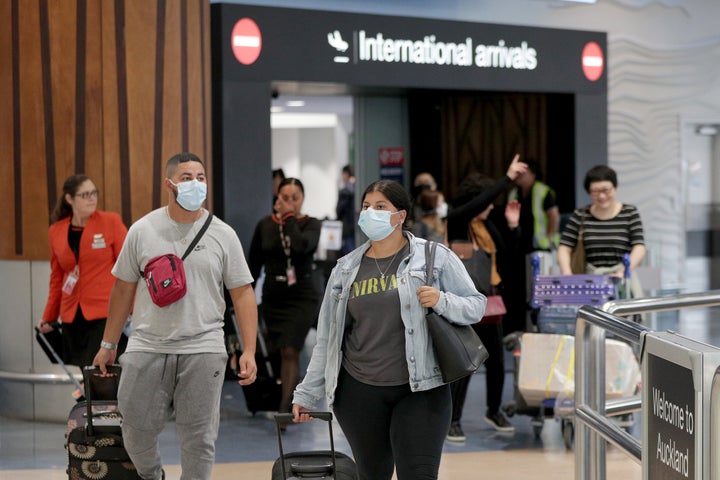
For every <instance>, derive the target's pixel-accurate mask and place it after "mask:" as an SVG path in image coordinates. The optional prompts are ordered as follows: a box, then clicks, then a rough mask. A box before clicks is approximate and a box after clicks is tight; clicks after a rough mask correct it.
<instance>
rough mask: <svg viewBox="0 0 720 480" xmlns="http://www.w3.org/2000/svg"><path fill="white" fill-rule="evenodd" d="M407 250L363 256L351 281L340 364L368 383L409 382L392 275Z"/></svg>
mask: <svg viewBox="0 0 720 480" xmlns="http://www.w3.org/2000/svg"><path fill="white" fill-rule="evenodd" d="M409 251H410V247H409V244H406V245H405V246H404V247H403V248H402V249H401V250H400V251H399V252H398V253H397V255H396V256H395V257H394V258H393V257H388V258H377V259H374V258H370V257H367V256H364V257H363V259H362V262H361V263H360V269H359V270H358V273H357V276H356V277H355V281H354V282H353V285H352V288H353V289H352V292H351V294H350V299H349V300H348V322H347V327H346V330H345V337H344V347H343V351H344V356H343V367H344V368H345V370H347V371H348V373H350V375H352V376H353V378H355V379H356V380H359V381H361V382H363V383H367V384H369V385H380V386H383V385H385V386H389V385H403V384H406V383H408V382H409V374H408V366H407V360H406V358H405V326H404V325H403V322H402V318H401V317H400V308H401V307H400V297H399V296H398V291H397V275H396V272H397V269H398V265H400V262H401V261H402V259H403V258H405V257H407V255H408V253H409ZM383 273H384V274H385V277H384V278H382V274H383Z"/></svg>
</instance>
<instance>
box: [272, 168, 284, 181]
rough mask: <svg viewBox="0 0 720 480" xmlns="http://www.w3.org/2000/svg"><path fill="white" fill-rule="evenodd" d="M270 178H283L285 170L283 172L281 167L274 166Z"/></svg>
mask: <svg viewBox="0 0 720 480" xmlns="http://www.w3.org/2000/svg"><path fill="white" fill-rule="evenodd" d="M272 178H279V179H280V180H285V172H283V169H282V168H276V169H275V170H273V171H272Z"/></svg>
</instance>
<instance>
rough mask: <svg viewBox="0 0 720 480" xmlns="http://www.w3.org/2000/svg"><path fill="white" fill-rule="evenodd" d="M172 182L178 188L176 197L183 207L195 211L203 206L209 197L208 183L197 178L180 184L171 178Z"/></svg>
mask: <svg viewBox="0 0 720 480" xmlns="http://www.w3.org/2000/svg"><path fill="white" fill-rule="evenodd" d="M170 183H171V184H172V185H173V186H174V187H176V188H177V195H176V196H175V198H176V199H177V202H178V203H179V204H180V206H181V207H182V208H184V209H185V210H187V211H189V212H194V211H196V210H199V209H200V207H202V204H203V202H204V201H205V198H207V183H205V182H200V181H198V180H197V179H193V180H190V181H189V182H180V183H178V184H175V183H173V181H172V180H170Z"/></svg>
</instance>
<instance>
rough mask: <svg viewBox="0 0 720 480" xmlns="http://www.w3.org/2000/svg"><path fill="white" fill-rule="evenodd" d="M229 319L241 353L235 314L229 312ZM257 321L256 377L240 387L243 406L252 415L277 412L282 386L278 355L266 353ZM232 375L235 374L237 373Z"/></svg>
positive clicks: (260, 321)
mask: <svg viewBox="0 0 720 480" xmlns="http://www.w3.org/2000/svg"><path fill="white" fill-rule="evenodd" d="M230 317H231V319H232V323H233V327H234V329H235V331H236V332H237V338H238V342H240V343H241V345H240V351H242V349H243V348H244V347H243V346H242V342H241V341H240V329H239V328H238V326H237V318H236V317H235V312H231V314H230ZM258 321H259V324H258V334H257V348H256V349H255V364H256V365H257V377H256V378H255V381H254V382H253V383H251V384H250V385H243V387H242V390H243V396H244V397H245V404H246V405H247V409H248V411H249V412H250V413H252V414H253V415H255V414H256V413H257V412H277V411H278V410H279V409H280V398H281V397H282V385H281V384H280V378H279V376H278V375H279V374H280V353H279V352H272V353H270V352H268V348H267V344H266V343H265V337H264V334H263V330H264V322H263V321H262V317H260V316H259V315H258ZM238 358H239V356H238ZM234 373H235V374H237V371H236V372H234ZM236 378H237V376H236Z"/></svg>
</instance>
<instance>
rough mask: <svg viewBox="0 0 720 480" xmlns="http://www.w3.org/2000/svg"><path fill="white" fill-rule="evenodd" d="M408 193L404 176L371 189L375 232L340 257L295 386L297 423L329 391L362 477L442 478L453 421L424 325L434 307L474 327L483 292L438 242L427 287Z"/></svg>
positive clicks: (367, 224)
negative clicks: (409, 223)
mask: <svg viewBox="0 0 720 480" xmlns="http://www.w3.org/2000/svg"><path fill="white" fill-rule="evenodd" d="M410 209H411V203H410V198H409V196H408V194H407V192H406V191H405V189H404V188H403V187H402V186H401V185H400V184H399V183H397V182H394V181H388V180H379V181H377V182H374V183H372V184H371V185H370V186H368V188H367V189H366V190H365V193H364V194H363V199H362V211H361V213H360V218H359V221H358V225H359V226H360V228H361V229H362V230H363V232H364V233H365V235H367V237H368V238H369V239H370V240H369V241H368V242H366V243H365V244H363V245H362V246H360V247H358V248H356V249H355V250H353V251H352V252H350V253H349V254H348V255H346V256H345V257H342V258H341V259H340V260H338V263H337V265H336V266H335V268H334V269H333V271H332V273H331V275H330V279H329V280H328V285H327V288H326V290H325V296H324V298H323V303H322V307H321V308H320V316H319V319H318V329H317V344H316V346H315V349H314V350H313V354H312V358H311V360H310V364H309V366H308V370H307V373H306V375H305V378H304V380H303V381H302V383H301V384H300V385H298V386H297V388H296V390H295V395H294V398H293V416H294V419H293V421H295V422H304V421H308V420H310V416H309V415H307V414H306V413H304V412H307V411H310V410H312V409H314V408H317V407H318V406H319V404H320V403H321V401H322V400H323V397H324V398H325V400H326V401H327V404H328V406H329V407H330V408H332V409H333V410H334V412H335V416H336V417H337V419H338V422H339V423H340V426H341V427H342V429H343V432H344V433H345V436H346V437H347V439H348V442H349V443H350V446H351V448H352V451H353V456H354V458H355V461H356V463H357V466H358V473H359V478H361V479H372V480H383V479H388V480H389V479H390V478H391V477H392V474H393V469H396V471H397V478H398V479H399V480H403V479H436V478H437V474H438V468H439V465H440V455H441V453H442V446H443V441H444V440H445V435H446V433H447V430H448V427H449V425H450V411H451V400H450V388H449V386H448V385H444V384H443V381H442V376H441V374H440V369H439V367H438V364H437V360H436V358H435V353H434V351H433V347H432V342H431V341H430V339H429V335H428V329H427V324H426V323H425V313H426V309H428V308H433V309H434V310H435V311H436V312H437V313H439V314H441V315H443V316H444V317H445V318H446V319H448V320H449V321H452V322H453V323H458V324H464V325H467V324H471V323H475V322H477V321H478V320H480V319H481V318H482V316H483V312H484V311H485V302H486V299H485V297H484V296H483V295H482V294H481V293H479V292H478V291H477V290H476V289H475V286H474V285H473V282H472V280H471V279H470V276H469V275H468V273H467V271H466V270H465V267H464V266H463V264H462V262H461V261H460V259H458V258H457V256H455V254H453V253H452V252H450V250H448V249H447V248H446V247H444V246H443V245H438V248H437V252H436V255H435V265H434V267H433V281H432V285H433V286H425V240H422V239H419V238H415V237H414V236H413V235H412V234H411V233H410V232H407V231H405V230H404V229H403V224H404V222H405V220H406V218H407V215H408V212H409V211H410Z"/></svg>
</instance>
